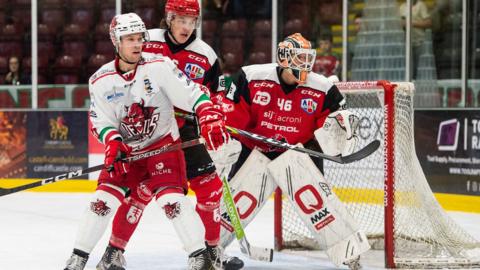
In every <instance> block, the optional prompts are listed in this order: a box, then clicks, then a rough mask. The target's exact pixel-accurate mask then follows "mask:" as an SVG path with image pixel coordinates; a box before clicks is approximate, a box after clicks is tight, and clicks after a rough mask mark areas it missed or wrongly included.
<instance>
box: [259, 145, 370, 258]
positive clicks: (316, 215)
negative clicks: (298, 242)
mask: <svg viewBox="0 0 480 270" xmlns="http://www.w3.org/2000/svg"><path fill="white" fill-rule="evenodd" d="M268 171H269V173H270V175H271V176H272V177H273V179H274V181H275V182H276V183H277V185H278V186H279V187H280V188H281V189H282V191H283V192H284V195H285V197H287V198H288V200H290V202H291V203H292V205H293V206H294V208H295V211H296V213H297V214H298V215H299V217H300V218H301V219H302V221H303V222H304V223H305V225H306V226H307V228H308V229H309V230H310V231H311V232H312V234H313V235H314V236H315V239H316V240H317V242H319V244H320V245H321V246H324V247H326V249H327V255H328V257H329V258H330V259H331V260H332V261H333V263H335V264H336V265H341V264H342V263H344V262H347V261H350V260H352V259H355V258H356V257H358V256H359V255H360V254H362V253H364V252H365V251H367V250H369V249H370V245H369V244H368V241H367V237H366V235H365V233H363V232H362V231H361V230H360V228H359V226H358V225H357V223H356V222H355V220H354V219H353V217H352V216H351V215H350V213H348V211H347V209H346V208H345V205H344V204H343V203H342V202H341V201H340V200H339V199H338V197H337V196H336V195H335V193H334V192H333V191H332V189H331V188H330V184H329V183H328V182H327V181H326V180H325V178H324V177H323V175H322V173H321V172H320V171H319V170H318V168H317V167H316V166H315V164H314V163H313V161H312V160H311V159H310V158H309V157H308V156H307V155H306V154H303V153H299V152H296V151H292V150H288V151H287V152H285V153H284V154H282V155H281V156H279V157H278V158H276V159H275V160H274V161H271V162H270V164H269V165H268Z"/></svg>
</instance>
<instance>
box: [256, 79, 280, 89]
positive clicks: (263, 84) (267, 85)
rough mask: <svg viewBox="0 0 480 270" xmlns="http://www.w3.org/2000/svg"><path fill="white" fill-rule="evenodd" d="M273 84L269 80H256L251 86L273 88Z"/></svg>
mask: <svg viewBox="0 0 480 270" xmlns="http://www.w3.org/2000/svg"><path fill="white" fill-rule="evenodd" d="M274 86H275V84H274V83H271V82H265V81H264V82H256V83H254V84H253V87H262V88H273V87H274Z"/></svg>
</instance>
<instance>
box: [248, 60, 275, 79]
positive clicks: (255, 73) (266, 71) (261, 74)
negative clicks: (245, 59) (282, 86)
mask: <svg viewBox="0 0 480 270" xmlns="http://www.w3.org/2000/svg"><path fill="white" fill-rule="evenodd" d="M242 70H243V72H244V73H245V76H246V78H247V81H249V82H250V81H254V80H262V81H264V80H269V81H274V82H276V83H280V82H279V80H278V76H277V64H275V63H272V64H260V65H249V66H244V67H242Z"/></svg>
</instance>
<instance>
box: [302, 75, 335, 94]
mask: <svg viewBox="0 0 480 270" xmlns="http://www.w3.org/2000/svg"><path fill="white" fill-rule="evenodd" d="M303 86H304V87H308V88H311V89H313V90H317V91H321V92H324V93H327V92H328V90H330V88H332V86H333V83H332V82H331V81H329V80H328V79H327V78H326V77H325V76H323V75H320V74H317V73H315V72H310V73H308V76H307V81H306V83H305V84H304V85H303Z"/></svg>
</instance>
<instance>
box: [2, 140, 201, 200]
mask: <svg viewBox="0 0 480 270" xmlns="http://www.w3.org/2000/svg"><path fill="white" fill-rule="evenodd" d="M203 143H205V141H204V139H203V138H198V139H194V140H190V141H186V142H183V143H175V144H167V145H165V146H163V147H161V148H158V149H155V150H152V151H149V152H145V153H141V154H138V155H135V156H132V157H128V158H127V159H126V160H127V161H128V162H132V161H137V160H141V159H145V158H148V157H151V156H156V155H159V154H162V153H166V152H171V151H176V150H179V149H183V148H187V147H191V146H194V145H198V144H203ZM103 168H105V165H104V164H100V165H97V166H93V167H90V168H86V169H80V170H76V171H71V172H67V173H63V174H60V175H57V176H52V177H49V178H45V179H42V180H40V181H37V182H33V183H30V184H26V185H22V186H18V187H13V188H1V187H0V197H1V196H5V195H8V194H12V193H15V192H19V191H22V190H27V189H31V188H35V187H40V186H44V185H47V184H51V183H55V182H58V181H63V180H68V179H75V178H78V177H80V176H82V175H85V174H87V173H92V172H96V171H99V170H101V169H103Z"/></svg>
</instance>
